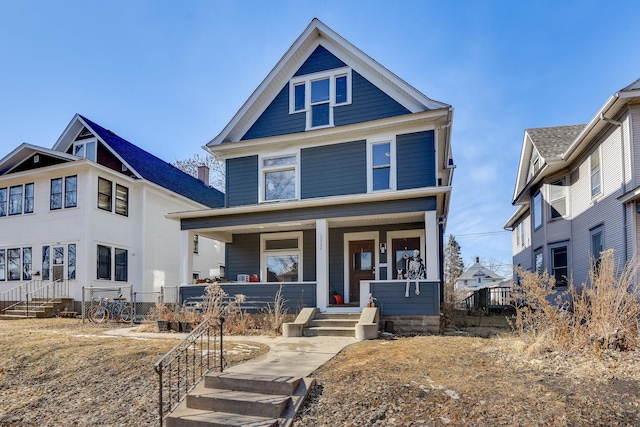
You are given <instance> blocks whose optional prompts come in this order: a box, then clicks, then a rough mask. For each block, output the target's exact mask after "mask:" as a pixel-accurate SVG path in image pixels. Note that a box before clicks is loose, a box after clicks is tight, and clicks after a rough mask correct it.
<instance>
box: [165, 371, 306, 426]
mask: <svg viewBox="0 0 640 427" xmlns="http://www.w3.org/2000/svg"><path fill="white" fill-rule="evenodd" d="M313 383H314V380H313V379H310V378H304V379H302V378H294V377H282V376H268V375H252V374H240V373H224V372H223V373H220V372H216V373H211V374H208V375H207V376H205V378H204V381H201V382H200V383H199V384H198V385H197V386H196V388H195V389H193V390H192V391H191V392H190V393H189V394H188V395H187V397H186V399H185V400H183V401H182V402H181V403H180V405H179V406H178V407H177V408H176V410H175V411H173V412H172V413H171V414H170V415H169V416H168V417H167V419H166V426H167V427H204V426H206V427H223V426H224V427H230V426H245V427H248V426H250V427H263V426H278V427H280V426H289V425H291V423H292V422H293V418H294V417H295V414H296V412H297V411H298V409H299V408H300V407H301V406H302V404H303V403H304V401H305V399H306V397H307V395H308V393H309V390H310V388H311V386H312V385H313Z"/></svg>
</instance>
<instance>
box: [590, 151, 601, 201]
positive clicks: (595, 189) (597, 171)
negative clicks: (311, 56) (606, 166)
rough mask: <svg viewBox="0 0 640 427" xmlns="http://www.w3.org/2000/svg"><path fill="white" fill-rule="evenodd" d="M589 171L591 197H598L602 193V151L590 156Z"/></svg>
mask: <svg viewBox="0 0 640 427" xmlns="http://www.w3.org/2000/svg"><path fill="white" fill-rule="evenodd" d="M589 170H590V171H591V197H596V196H597V195H598V194H600V193H601V192H602V175H601V168H600V149H599V148H596V150H595V151H594V152H593V153H592V154H591V156H589Z"/></svg>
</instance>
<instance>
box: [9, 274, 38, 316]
mask: <svg viewBox="0 0 640 427" xmlns="http://www.w3.org/2000/svg"><path fill="white" fill-rule="evenodd" d="M40 283H42V281H41V280H31V281H29V282H25V283H21V284H19V285H18V286H15V287H13V288H11V289H8V290H6V291H4V292H2V293H0V308H1V309H2V311H3V312H4V311H7V310H10V309H12V308H13V307H15V306H17V305H19V304H23V303H25V302H26V297H27V294H28V293H29V292H30V291H31V290H32V289H33V288H34V287H36V286H38V284H40Z"/></svg>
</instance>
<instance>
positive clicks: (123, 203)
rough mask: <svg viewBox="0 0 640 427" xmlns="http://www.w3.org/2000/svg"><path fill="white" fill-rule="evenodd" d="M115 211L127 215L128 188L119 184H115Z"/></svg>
mask: <svg viewBox="0 0 640 427" xmlns="http://www.w3.org/2000/svg"><path fill="white" fill-rule="evenodd" d="M116 213H117V214H119V215H123V216H128V215H129V189H128V188H127V187H125V186H123V185H120V184H116Z"/></svg>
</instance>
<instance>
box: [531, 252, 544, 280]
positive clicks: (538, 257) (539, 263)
mask: <svg viewBox="0 0 640 427" xmlns="http://www.w3.org/2000/svg"><path fill="white" fill-rule="evenodd" d="M533 265H534V268H535V272H536V273H538V274H542V271H543V268H544V260H543V258H542V248H540V249H536V251H535V252H534V253H533Z"/></svg>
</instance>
